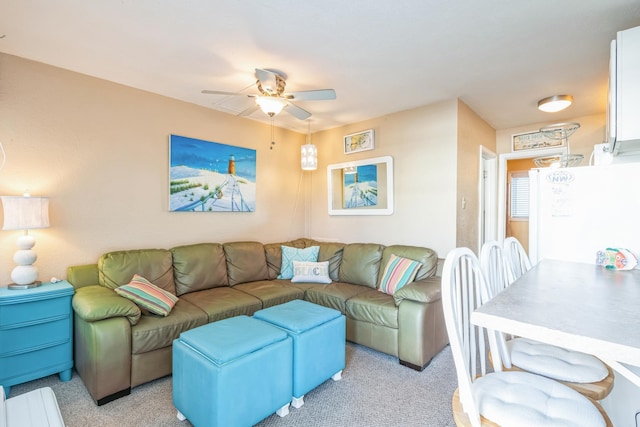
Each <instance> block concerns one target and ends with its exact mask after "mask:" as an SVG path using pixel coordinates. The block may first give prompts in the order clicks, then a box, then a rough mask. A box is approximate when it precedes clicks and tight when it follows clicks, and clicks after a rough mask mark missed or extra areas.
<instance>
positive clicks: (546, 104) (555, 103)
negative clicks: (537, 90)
mask: <svg viewBox="0 0 640 427" xmlns="http://www.w3.org/2000/svg"><path fill="white" fill-rule="evenodd" d="M572 102H573V96H571V95H553V96H548V97H546V98H543V99H541V100H540V101H538V110H540V111H544V112H545V113H556V112H558V111H562V110H564V109H565V108H567V107H568V106H569V105H571V103H572Z"/></svg>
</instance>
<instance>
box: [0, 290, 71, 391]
mask: <svg viewBox="0 0 640 427" xmlns="http://www.w3.org/2000/svg"><path fill="white" fill-rule="evenodd" d="M73 292H74V289H73V286H71V285H70V284H69V282H66V281H61V282H57V283H43V284H42V286H39V287H37V288H33V289H24V290H8V289H7V288H6V287H3V288H0V385H2V386H3V387H4V389H5V392H6V394H7V396H8V395H9V391H10V387H11V386H12V385H15V384H21V383H24V382H27V381H31V380H35V379H38V378H42V377H45V376H47V375H51V374H55V373H58V374H59V375H60V380H62V381H69V380H70V379H71V368H73V340H72V336H73V335H72V333H73V331H72V316H71V298H72V296H73Z"/></svg>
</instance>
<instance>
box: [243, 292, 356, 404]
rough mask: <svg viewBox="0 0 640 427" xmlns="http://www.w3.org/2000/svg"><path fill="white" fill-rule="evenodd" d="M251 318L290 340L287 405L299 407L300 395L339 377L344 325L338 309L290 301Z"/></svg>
mask: <svg viewBox="0 0 640 427" xmlns="http://www.w3.org/2000/svg"><path fill="white" fill-rule="evenodd" d="M253 317H255V318H256V319H260V320H264V321H265V322H269V323H271V324H272V325H274V326H277V327H279V328H281V329H283V330H284V331H285V332H287V333H288V334H289V336H290V337H291V338H292V339H293V399H292V400H291V406H293V407H294V408H300V407H301V406H302V405H304V395H305V394H306V393H308V392H310V391H311V390H313V389H314V388H316V387H317V386H319V385H320V384H322V383H323V382H325V381H326V380H328V379H329V378H332V379H333V380H334V381H338V380H339V379H341V378H342V370H343V369H344V367H345V351H346V349H345V334H346V332H345V331H346V322H345V316H343V315H342V313H340V312H339V311H338V310H334V309H332V308H327V307H323V306H321V305H317V304H313V303H310V302H307V301H302V300H294V301H290V302H287V303H285V304H280V305H276V306H273V307H269V308H265V309H263V310H259V311H256V312H255V313H254V315H253Z"/></svg>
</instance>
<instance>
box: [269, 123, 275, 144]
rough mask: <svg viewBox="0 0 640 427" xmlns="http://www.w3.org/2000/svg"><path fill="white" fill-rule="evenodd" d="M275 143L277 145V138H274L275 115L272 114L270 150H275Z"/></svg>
mask: <svg viewBox="0 0 640 427" xmlns="http://www.w3.org/2000/svg"><path fill="white" fill-rule="evenodd" d="M274 145H276V140H275V138H274V131H273V116H271V147H269V150H273V146H274Z"/></svg>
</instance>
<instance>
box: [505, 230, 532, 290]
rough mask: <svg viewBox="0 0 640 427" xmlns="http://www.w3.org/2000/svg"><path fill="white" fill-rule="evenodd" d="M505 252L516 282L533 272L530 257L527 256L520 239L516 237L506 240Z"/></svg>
mask: <svg viewBox="0 0 640 427" xmlns="http://www.w3.org/2000/svg"><path fill="white" fill-rule="evenodd" d="M504 252H505V254H506V257H507V260H508V261H509V264H510V265H511V270H512V272H513V278H514V280H515V279H517V278H519V277H520V276H522V275H523V274H524V273H526V272H527V271H529V270H531V261H530V260H529V255H527V252H526V251H525V250H524V248H523V247H522V244H521V243H520V241H519V240H518V239H516V238H515V237H507V238H506V239H504Z"/></svg>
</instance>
